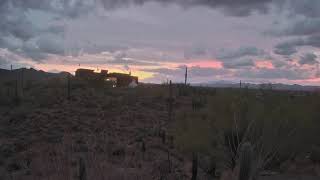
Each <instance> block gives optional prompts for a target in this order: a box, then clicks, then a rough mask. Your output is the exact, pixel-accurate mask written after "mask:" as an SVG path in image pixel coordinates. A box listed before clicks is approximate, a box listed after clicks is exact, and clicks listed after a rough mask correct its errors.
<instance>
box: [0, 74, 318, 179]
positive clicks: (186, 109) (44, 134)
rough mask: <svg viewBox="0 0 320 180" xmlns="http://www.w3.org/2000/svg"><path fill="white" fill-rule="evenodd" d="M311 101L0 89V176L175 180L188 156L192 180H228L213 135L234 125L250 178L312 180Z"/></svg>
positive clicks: (42, 86) (181, 91)
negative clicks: (249, 152) (247, 145)
mask: <svg viewBox="0 0 320 180" xmlns="http://www.w3.org/2000/svg"><path fill="white" fill-rule="evenodd" d="M17 95H18V96H17ZM319 100H320V95H319V94H317V93H316V92H312V93H310V92H308V93H307V92H275V91H272V90H271V89H267V90H265V89H260V90H249V89H245V88H243V89H216V88H201V87H197V88H195V87H189V86H188V87H184V86H183V85H171V86H170V85H169V84H162V85H150V84H141V85H140V86H138V87H137V88H133V89H131V88H110V87H101V86H95V85H89V84H86V83H83V82H78V81H71V88H70V89H69V90H68V86H67V85H66V81H63V80H59V79H52V80H48V81H45V82H37V83H35V82H32V83H26V84H25V85H23V87H22V88H21V89H20V90H19V92H16V91H15V89H14V87H13V86H10V85H8V86H7V85H2V86H1V99H0V135H1V136H0V179H8V180H9V179H10V180H29V179H30V180H58V179H59V180H92V179H95V180H100V179H101V180H104V179H110V180H117V179H123V180H134V179H137V180H138V179H139V180H140V179H141V180H142V179H146V180H149V179H159V180H160V179H162V180H164V179H169V180H171V179H172V180H173V179H181V180H182V179H191V178H192V176H193V174H194V170H193V169H194V166H195V165H194V162H195V159H196V162H197V163H196V164H197V166H196V167H197V173H196V174H197V176H196V179H200V180H204V179H225V180H227V179H238V178H237V177H238V169H239V168H238V166H239V165H238V164H239V158H238V155H235V156H234V157H235V158H234V159H235V161H234V165H232V163H230V161H231V162H232V160H230V159H232V158H231V157H232V156H233V155H230V153H229V149H230V147H228V146H226V142H225V141H226V140H225V138H224V137H223V134H224V132H227V131H228V130H230V129H233V128H234V127H235V126H236V129H237V130H239V129H245V130H246V132H249V133H247V135H243V136H241V137H243V139H245V140H246V141H250V142H252V144H254V145H253V153H254V154H255V156H254V158H253V161H254V162H255V163H256V164H254V166H256V167H260V169H259V170H257V173H259V175H258V176H257V177H258V179H261V180H271V179H275V180H276V179H279V180H280V179H288V180H291V179H292V180H296V179H304V180H308V179H310V180H313V179H319V177H320V164H319V162H320V161H319V160H320V149H319V147H320V146H319V143H320V141H319V138H318V137H319V132H318V130H319V128H320V123H319V117H320V114H319V111H318V109H319V107H320V106H319V105H320V101H319ZM253 120H255V121H254V123H251V122H253ZM282 120H284V121H282ZM271 122H272V123H271ZM280 122H281V123H280ZM249 127H250V128H249ZM252 129H253V130H252ZM237 132H242V131H240V130H239V131H237ZM239 134H240V133H239ZM245 134H246V133H245ZM239 136H240V135H239ZM245 137H247V138H245ZM231 149H232V148H231ZM195 156H196V157H197V158H195ZM230 164H231V165H230ZM232 166H234V167H232ZM231 169H233V170H231Z"/></svg>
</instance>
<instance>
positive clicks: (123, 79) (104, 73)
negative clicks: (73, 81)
mask: <svg viewBox="0 0 320 180" xmlns="http://www.w3.org/2000/svg"><path fill="white" fill-rule="evenodd" d="M76 77H77V78H80V79H84V80H87V81H94V80H101V81H108V82H110V81H111V82H113V83H114V85H115V86H114V87H136V86H137V85H138V83H139V79H138V77H136V76H131V74H124V73H108V70H101V72H100V73H97V72H94V70H90V69H77V71H76Z"/></svg>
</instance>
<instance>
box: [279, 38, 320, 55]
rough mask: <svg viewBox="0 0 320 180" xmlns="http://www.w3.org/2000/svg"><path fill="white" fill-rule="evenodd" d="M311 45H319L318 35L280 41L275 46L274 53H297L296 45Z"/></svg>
mask: <svg viewBox="0 0 320 180" xmlns="http://www.w3.org/2000/svg"><path fill="white" fill-rule="evenodd" d="M300 46H312V47H317V48H319V47H320V35H314V36H308V37H306V38H296V39H292V40H288V41H285V42H282V43H280V44H278V45H276V46H275V50H274V53H276V54H279V55H286V56H289V55H292V54H295V53H297V47H300Z"/></svg>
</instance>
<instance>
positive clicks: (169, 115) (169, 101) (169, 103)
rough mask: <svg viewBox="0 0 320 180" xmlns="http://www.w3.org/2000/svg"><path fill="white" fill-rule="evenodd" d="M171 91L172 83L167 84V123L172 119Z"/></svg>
mask: <svg viewBox="0 0 320 180" xmlns="http://www.w3.org/2000/svg"><path fill="white" fill-rule="evenodd" d="M173 101H174V99H173V89H172V81H171V80H170V83H169V98H168V119H169V122H170V121H171V119H172V107H173Z"/></svg>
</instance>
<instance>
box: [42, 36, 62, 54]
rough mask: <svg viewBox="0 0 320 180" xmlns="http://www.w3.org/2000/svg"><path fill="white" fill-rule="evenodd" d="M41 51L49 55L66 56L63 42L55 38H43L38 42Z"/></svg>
mask: <svg viewBox="0 0 320 180" xmlns="http://www.w3.org/2000/svg"><path fill="white" fill-rule="evenodd" d="M36 44H37V46H38V48H39V51H41V52H43V53H47V54H56V55H63V54H64V47H63V46H64V44H63V40H58V39H57V38H54V37H41V38H40V39H38V40H37V42H36Z"/></svg>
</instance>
